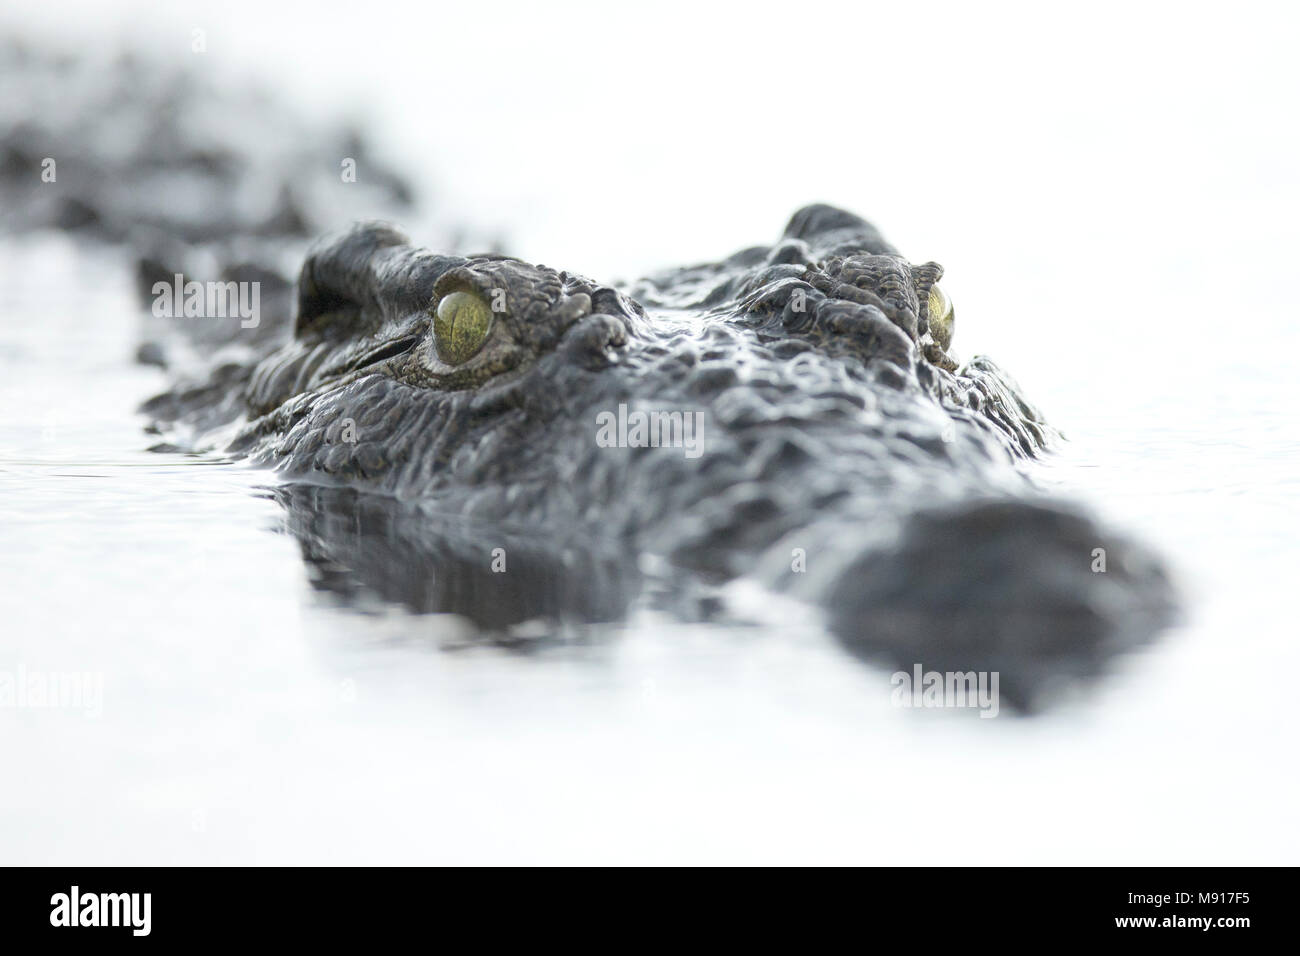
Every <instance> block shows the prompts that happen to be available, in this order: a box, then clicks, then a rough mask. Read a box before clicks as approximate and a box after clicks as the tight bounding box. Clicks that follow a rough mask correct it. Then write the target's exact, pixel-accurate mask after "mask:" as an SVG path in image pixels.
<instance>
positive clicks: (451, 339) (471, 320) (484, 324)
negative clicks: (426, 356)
mask: <svg viewBox="0 0 1300 956" xmlns="http://www.w3.org/2000/svg"><path fill="white" fill-rule="evenodd" d="M491 330H492V310H491V309H489V308H488V304H487V303H486V302H484V301H483V300H482V299H481V298H479V297H478V296H477V295H475V294H474V293H473V292H449V293H448V294H447V295H444V296H443V297H442V300H441V301H439V303H438V311H437V314H436V315H435V316H434V318H433V338H434V342H435V344H436V345H437V346H438V358H440V359H442V361H444V362H446V363H447V364H448V365H460V364H461V363H462V362H466V361H468V360H469V359H470V358H472V357H473V356H474V353H475V352H477V351H478V350H479V349H481V348H482V347H483V343H484V342H486V341H487V337H488V332H490V331H491Z"/></svg>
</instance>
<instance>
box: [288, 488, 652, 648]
mask: <svg viewBox="0 0 1300 956" xmlns="http://www.w3.org/2000/svg"><path fill="white" fill-rule="evenodd" d="M271 496H272V497H273V498H275V500H277V501H279V502H280V504H281V505H283V507H284V509H285V512H286V514H287V527H288V530H289V532H290V533H291V534H292V535H293V536H294V537H295V538H296V539H297V540H298V542H299V544H300V546H301V548H302V556H303V560H304V561H305V562H306V563H307V566H308V569H309V573H310V574H311V577H312V582H313V585H314V586H315V587H317V588H320V589H323V590H327V591H330V592H332V593H333V594H335V595H337V596H339V597H340V598H342V599H343V600H344V601H345V602H346V603H348V604H351V605H357V606H365V605H366V604H368V603H373V602H374V600H375V599H376V598H378V599H380V600H382V601H389V602H393V603H395V604H399V605H401V606H403V607H405V608H407V609H408V610H410V611H413V612H415V613H419V614H423V613H451V614H459V615H461V616H463V617H464V618H466V619H467V620H468V621H470V622H471V623H472V624H473V625H475V627H476V628H477V629H479V630H480V631H481V632H482V633H483V634H484V635H485V636H486V637H488V638H493V639H505V640H509V639H510V638H511V636H512V634H514V633H516V632H517V631H518V627H517V626H518V625H523V624H525V623H530V624H531V623H533V622H538V621H540V622H543V623H544V624H546V625H548V626H551V627H558V628H562V627H563V626H564V625H566V624H597V623H608V622H614V621H619V620H622V619H624V618H625V617H626V615H627V613H628V611H629V608H630V606H631V604H632V602H633V601H634V600H635V599H636V598H637V596H638V594H639V593H640V591H641V589H642V576H641V574H640V572H639V571H638V569H637V564H636V561H635V559H634V558H633V557H632V556H631V555H630V554H628V553H627V552H626V551H625V550H622V549H619V548H617V547H614V546H610V545H608V544H607V543H606V544H605V546H604V547H602V546H601V544H602V543H600V542H592V541H589V540H588V541H582V542H579V541H576V540H565V539H564V538H560V537H556V536H554V535H541V534H537V533H535V532H533V533H529V532H519V531H509V530H505V529H503V528H501V527H499V526H495V525H493V526H489V525H485V524H482V523H478V522H472V521H468V520H466V519H464V518H460V517H456V516H449V515H441V514H438V513H437V512H436V511H433V510H431V509H430V507H429V506H428V504H427V503H423V504H422V503H420V502H403V501H399V500H396V499H394V498H391V497H387V496H382V495H370V494H365V493H362V492H358V491H355V490H353V489H348V488H330V487H321V486H316V485H306V484H290V485H283V486H279V487H276V488H274V489H272V491H271Z"/></svg>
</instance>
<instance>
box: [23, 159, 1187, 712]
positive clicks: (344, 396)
mask: <svg viewBox="0 0 1300 956" xmlns="http://www.w3.org/2000/svg"><path fill="white" fill-rule="evenodd" d="M354 151H355V149H354ZM12 153H13V150H12V148H11V157H10V161H9V165H11V166H12V165H13V164H14V162H15V160H14V159H13V156H12ZM227 165H228V164H227ZM212 168H224V167H222V166H221V164H216V165H215V166H214V164H212V163H210V162H208V163H206V165H204V169H209V170H210V169H212ZM406 198H407V197H406V195H405V193H404V192H403V191H402V190H389V193H388V196H387V199H388V200H392V201H397V200H402V201H404V200H405V199H406ZM391 204H392V203H391V202H390V205H391ZM121 205H122V203H119V204H118V206H119V207H120V206H121ZM126 206H127V212H126V213H125V214H123V215H122V216H120V217H119V218H120V219H123V220H125V221H127V222H128V223H131V222H133V220H132V216H133V212H132V210H131V209H130V203H129V202H128V203H126ZM114 208H116V207H114ZM65 214H66V209H64V210H62V211H61V212H60V215H65ZM74 218H76V219H78V222H77V223H75V225H77V226H84V225H85V223H86V222H92V223H103V222H105V221H106V220H107V221H112V220H111V217H105V216H103V215H101V214H98V213H96V215H95V216H87V215H85V214H79V215H78V216H76V217H74ZM137 218H138V217H137ZM267 221H268V220H267V219H266V218H265V217H263V218H261V219H256V222H257V223H260V225H258V226H256V227H255V228H254V227H250V226H249V225H248V224H247V223H244V224H243V225H242V227H241V228H243V229H244V231H246V232H253V233H256V234H257V235H259V236H261V237H263V240H265V238H266V237H267V236H270V237H271V238H272V239H273V240H274V238H275V237H276V236H283V237H284V240H283V241H288V239H289V238H293V239H297V238H301V237H302V236H304V235H306V234H308V233H310V232H312V231H313V230H311V228H310V227H309V225H307V224H306V222H305V217H304V216H296V217H295V216H289V215H278V216H272V217H271V219H270V220H269V221H271V222H273V223H274V224H275V225H274V227H271V226H268V225H267V224H266V223H267ZM228 225H231V224H228ZM233 226H237V227H239V226H240V224H239V223H234V224H233ZM117 231H118V233H123V232H124V233H125V234H127V235H129V236H133V235H136V233H135V232H132V231H131V230H130V229H126V230H123V229H118V230H117ZM235 231H236V232H238V231H239V229H235ZM162 233H163V234H165V235H168V236H169V237H170V238H172V239H174V238H175V233H176V230H172V231H171V233H168V232H167V231H166V230H162ZM158 234H159V230H158V229H154V231H153V232H151V233H148V235H149V236H151V237H152V238H151V239H150V242H151V243H152V245H150V246H149V247H148V248H147V249H146V248H141V247H139V246H137V271H138V275H139V277H140V279H141V291H142V293H143V292H145V290H146V289H149V290H152V289H153V288H154V287H155V285H156V281H157V280H159V279H160V277H163V276H169V275H171V274H172V273H173V270H174V271H175V272H176V273H177V274H180V273H185V274H186V275H187V276H188V274H189V272H190V266H191V264H192V262H193V261H194V258H193V256H191V255H190V253H189V251H188V250H189V248H190V247H189V245H184V246H183V247H182V248H181V250H180V251H179V252H178V251H177V249H176V246H175V244H174V242H173V243H172V244H170V245H164V246H162V247H161V248H162V249H163V251H162V252H159V251H158V250H159V248H160V246H159V244H158V240H157V236H158ZM229 238H230V237H224V238H223V237H221V236H216V237H213V236H210V235H208V234H207V233H206V232H201V234H198V235H193V236H184V237H182V239H184V241H185V242H186V243H194V242H207V243H209V244H210V243H211V242H213V241H219V242H225V243H226V245H224V246H223V247H222V248H226V249H234V248H236V247H237V246H236V245H232V244H230V242H229ZM238 248H241V249H245V250H246V249H247V248H248V247H247V246H246V245H245V246H238ZM255 248H256V249H260V250H263V251H264V250H265V249H266V248H267V247H266V246H265V245H259V246H256V247H255ZM218 258H220V257H218ZM263 258H264V259H265V258H266V257H265V255H264V257H263ZM227 259H228V257H227ZM282 259H283V257H281V258H280V259H277V260H274V261H271V260H266V261H261V262H254V263H253V264H252V265H253V266H256V267H257V268H258V269H260V271H259V272H257V273H256V274H257V275H260V276H264V277H266V278H267V281H268V282H269V283H270V284H271V292H272V294H271V295H270V297H269V299H268V305H267V308H266V309H265V310H264V311H265V315H264V316H263V317H262V319H261V321H259V322H258V323H257V327H256V328H255V329H251V330H250V329H245V328H243V327H241V326H240V325H239V324H236V323H230V322H227V323H225V324H220V323H214V324H208V325H204V324H203V323H201V322H200V323H197V325H198V326H201V327H202V328H204V329H205V330H206V331H204V332H203V333H202V335H200V336H199V337H198V338H197V340H196V338H195V332H194V327H195V326H196V323H193V322H190V323H188V326H187V328H184V329H180V334H178V328H179V327H180V326H186V325H187V323H186V321H185V320H180V319H176V320H172V321H171V322H170V323H169V324H167V328H165V329H163V330H162V331H159V332H158V333H157V335H156V336H155V337H156V339H157V341H156V342H154V341H151V342H150V343H148V344H149V348H147V349H145V350H143V351H142V357H143V358H145V360H150V361H155V362H156V363H157V364H160V365H164V366H166V367H168V368H169V369H170V371H171V373H172V382H171V384H170V385H169V387H168V388H167V389H166V391H164V392H163V393H162V394H160V395H157V396H155V397H154V398H152V399H150V400H148V401H147V402H146V403H145V404H144V405H143V406H142V411H143V412H144V414H145V415H146V416H147V418H148V429H149V430H150V431H151V432H152V433H154V434H155V435H156V436H158V438H159V440H158V442H157V443H156V445H155V446H154V447H155V448H157V449H158V450H165V451H172V452H175V451H183V452H188V453H203V454H207V453H218V454H224V455H227V456H230V457H232V458H237V459H242V460H245V461H247V462H249V463H250V464H253V465H256V466H261V467H266V468H269V469H273V470H274V471H275V472H276V473H277V474H278V478H279V481H278V484H277V486H276V488H275V490H274V491H273V494H274V495H275V496H276V497H277V498H278V500H280V501H281V502H282V503H283V505H284V507H285V511H286V515H287V525H288V528H289V530H290V532H291V533H293V534H294V535H295V537H296V538H297V539H298V540H299V542H300V544H301V546H302V549H303V554H304V558H305V560H306V561H307V563H308V565H309V567H311V568H312V569H313V573H314V575H315V580H316V582H317V583H318V584H319V585H320V586H322V587H324V588H326V589H328V590H330V591H332V592H334V593H336V594H340V595H343V596H345V597H348V598H349V599H357V596H358V595H360V594H363V593H364V594H370V595H378V596H379V597H380V598H381V599H383V600H387V601H395V602H398V603H401V604H404V605H406V606H407V607H408V608H410V609H411V610H414V611H418V612H428V611H444V612H445V611H452V612H456V613H458V614H460V615H461V616H463V617H464V618H466V619H468V620H469V621H471V622H472V623H473V624H474V625H476V627H477V628H478V629H479V630H480V631H481V632H483V633H484V634H487V635H489V636H491V637H493V638H494V639H495V638H500V639H502V640H510V639H512V637H511V636H512V634H517V633H522V632H523V630H521V626H522V625H526V624H530V623H532V622H535V621H536V620H538V619H541V620H542V621H543V622H544V623H545V622H551V624H554V622H557V621H561V620H576V621H578V622H583V623H603V622H611V621H619V620H621V619H623V618H625V617H626V616H627V614H628V613H629V612H630V610H631V609H632V608H634V607H636V606H637V604H638V602H643V601H645V600H647V595H651V594H654V595H656V596H655V602H656V603H657V604H659V605H661V606H665V607H669V608H671V609H672V610H673V611H674V612H675V613H678V614H682V615H685V616H688V617H689V616H695V617H698V618H700V619H711V615H715V614H716V613H717V608H718V606H719V602H718V599H717V594H718V593H719V590H720V589H723V588H725V587H726V586H727V585H728V584H729V583H733V582H737V581H741V580H746V581H752V582H757V584H758V585H759V586H760V587H761V588H762V589H764V592H765V593H769V594H772V595H781V596H783V597H788V598H790V599H793V601H795V602H797V606H802V607H807V608H808V609H809V611H810V613H813V614H816V615H820V617H821V619H822V620H824V622H825V628H826V631H827V632H828V633H829V634H831V635H833V636H834V637H835V639H837V640H838V641H839V642H840V643H841V644H842V645H843V646H844V647H845V648H846V649H847V650H848V651H849V652H850V653H851V654H853V655H855V656H858V657H861V658H863V659H866V660H870V661H873V662H876V663H879V664H883V665H886V666H894V667H902V668H906V669H908V670H910V669H911V668H912V667H913V665H923V666H924V667H925V668H927V669H930V670H937V671H948V672H970V671H989V672H997V673H999V674H1000V675H1001V693H1002V694H1003V696H1004V697H1005V698H1006V699H1007V701H1008V702H1009V703H1011V704H1012V705H1014V706H1018V707H1020V708H1022V709H1026V710H1029V709H1033V708H1035V707H1037V706H1040V705H1041V704H1042V703H1044V702H1050V701H1051V700H1052V699H1054V697H1055V694H1056V691H1057V690H1058V689H1059V688H1060V687H1061V686H1062V685H1065V684H1069V683H1072V682H1074V681H1076V680H1078V679H1087V678H1094V677H1096V676H1097V675H1099V674H1101V673H1103V672H1104V671H1105V670H1106V669H1107V667H1108V665H1109V664H1110V662H1111V660H1112V659H1113V657H1114V656H1115V655H1116V654H1117V653H1119V652H1122V651H1125V650H1128V649H1131V648H1134V647H1137V646H1139V645H1141V644H1142V643H1144V642H1146V641H1149V640H1150V639H1152V638H1153V637H1154V636H1155V635H1156V634H1157V633H1158V632H1159V631H1160V630H1161V629H1162V628H1163V627H1164V626H1165V625H1166V624H1167V623H1168V622H1169V621H1170V620H1171V618H1172V616H1173V613H1174V610H1175V608H1176V606H1177V601H1176V598H1175V595H1174V589H1173V585H1172V584H1171V581H1170V577H1169V574H1168V572H1167V571H1166V569H1165V566H1164V563H1163V562H1162V560H1161V559H1160V558H1159V557H1158V556H1157V555H1156V554H1154V553H1153V552H1152V551H1151V550H1149V549H1148V548H1146V547H1145V546H1143V545H1142V544H1141V543H1138V542H1136V541H1134V540H1132V539H1130V538H1129V537H1127V536H1126V535H1124V534H1122V533H1120V532H1117V531H1115V530H1113V529H1112V528H1110V527H1109V526H1107V525H1106V524H1104V523H1103V522H1101V521H1100V520H1099V519H1097V518H1096V517H1095V516H1094V515H1092V514H1091V513H1090V512H1089V511H1088V510H1087V509H1085V508H1083V507H1081V506H1080V505H1078V504H1076V503H1073V502H1069V501H1064V500H1059V499H1057V498H1055V497H1053V496H1050V495H1047V494H1045V493H1044V492H1043V491H1042V490H1041V488H1040V487H1039V486H1038V484H1037V483H1036V481H1035V478H1034V462H1035V460H1036V459H1037V458H1039V457H1041V456H1042V455H1043V454H1044V453H1046V452H1047V451H1048V450H1049V449H1050V448H1051V447H1052V445H1053V444H1054V443H1055V442H1057V441H1058V440H1059V439H1060V436H1059V434H1058V433H1057V432H1056V431H1055V429H1053V428H1052V427H1051V426H1050V425H1049V424H1048V423H1047V422H1046V421H1045V420H1044V418H1043V416H1042V415H1041V414H1040V413H1039V412H1038V411H1037V409H1036V408H1035V407H1034V406H1033V405H1032V404H1031V403H1030V402H1029V401H1028V400H1027V399H1026V398H1025V396H1024V395H1023V394H1022V390H1021V389H1020V388H1019V386H1018V385H1017V384H1016V383H1015V381H1014V380H1013V379H1012V378H1011V377H1010V376H1009V375H1008V374H1006V373H1005V372H1004V371H1003V370H1001V369H1000V368H999V367H998V366H997V365H996V364H995V363H994V362H993V361H992V360H990V359H988V358H986V357H982V356H976V357H973V358H970V359H969V360H965V361H963V360H961V359H960V357H959V355H958V353H957V351H956V350H955V347H954V343H953V339H954V333H955V311H956V310H955V308H954V305H953V303H952V302H951V300H950V299H949V297H948V295H947V294H946V292H945V290H944V288H943V286H942V282H941V280H942V277H943V269H942V267H941V266H940V265H939V264H937V263H935V262H922V263H913V262H911V261H909V260H908V259H907V258H905V257H904V256H902V255H901V254H900V253H899V251H898V250H897V249H895V248H894V247H893V246H892V245H890V244H889V243H888V242H887V241H886V240H885V239H884V237H883V236H882V234H881V233H880V231H879V230H877V229H876V228H875V227H874V226H873V225H871V224H870V223H869V222H867V221H866V220H865V219H862V218H860V217H859V216H857V215H855V214H853V213H851V212H848V211H845V210H842V209H839V208H836V207H834V206H830V205H824V204H815V205H810V206H807V207H805V208H802V209H799V210H798V211H796V212H795V213H794V215H793V216H792V217H791V218H790V219H789V220H788V222H787V224H786V225H785V227H784V229H783V230H781V232H780V234H779V236H777V237H776V239H775V241H774V242H772V243H770V244H767V245H758V246H753V247H749V248H746V249H743V250H741V251H739V252H736V253H735V254H733V255H730V256H728V257H726V258H722V259H719V260H718V261H715V262H709V263H703V264H695V265H690V266H686V267H682V268H676V269H669V270H665V271H661V272H657V273H655V274H652V275H649V276H646V277H644V278H641V279H638V280H636V281H632V282H624V283H607V282H601V281H598V280H595V279H591V278H588V277H586V276H583V275H580V274H578V273H576V272H572V271H569V270H565V269H560V268H554V267H550V266H547V265H542V264H538V263H532V262H527V261H523V260H521V259H518V258H514V257H510V256H507V255H503V254H501V253H500V252H499V251H490V252H485V253H481V254H472V253H468V252H466V251H463V250H461V249H459V248H457V247H455V245H454V244H450V243H448V244H442V245H440V248H439V249H437V250H430V249H425V248H421V247H420V246H418V245H417V244H415V243H413V242H412V241H411V240H410V239H408V237H407V235H406V234H405V233H404V232H402V231H401V230H400V229H399V228H398V227H396V226H395V225H393V224H392V223H391V222H389V221H379V220H363V221H360V222H356V223H355V224H353V225H351V226H349V227H346V228H343V229H341V230H338V231H336V232H333V233H330V234H327V235H325V236H324V237H323V238H320V239H318V240H317V241H315V243H314V244H313V245H311V246H310V248H308V249H306V251H305V253H304V255H303V260H302V264H301V267H300V269H299V270H298V273H297V277H296V280H293V281H290V280H289V279H288V277H285V278H282V279H277V277H278V276H280V274H281V270H279V269H278V266H277V263H278V262H279V261H282ZM248 267H249V266H248V264H245V269H247V268H248ZM230 274H231V273H230V272H229V270H227V271H226V273H223V275H225V276H227V277H228V276H229V275H230ZM250 274H251V273H250ZM214 330H215V331H214ZM178 341H190V342H191V344H192V345H193V343H194V342H196V341H197V345H193V347H189V348H188V351H187V352H186V351H185V349H183V348H180V347H179V346H176V345H175V343H176V342H178ZM168 342H171V343H172V344H171V345H167V343H168ZM168 349H171V351H170V352H169V351H168ZM178 349H179V351H178ZM182 352H185V354H186V356H187V357H186V359H185V361H181V360H179V359H177V358H174V357H173V356H176V355H179V354H181V353H182ZM498 565H499V566H498ZM500 571H505V573H498V572H500ZM778 626H779V625H778ZM545 629H546V628H545V627H544V628H543V630H545Z"/></svg>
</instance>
